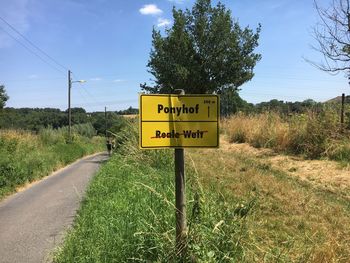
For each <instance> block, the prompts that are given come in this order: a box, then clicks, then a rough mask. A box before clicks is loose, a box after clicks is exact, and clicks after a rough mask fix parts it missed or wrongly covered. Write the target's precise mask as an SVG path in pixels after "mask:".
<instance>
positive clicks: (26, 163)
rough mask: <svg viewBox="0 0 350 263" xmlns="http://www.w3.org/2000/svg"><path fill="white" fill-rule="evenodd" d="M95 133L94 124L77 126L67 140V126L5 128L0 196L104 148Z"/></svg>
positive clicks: (0, 141)
mask: <svg viewBox="0 0 350 263" xmlns="http://www.w3.org/2000/svg"><path fill="white" fill-rule="evenodd" d="M94 134H95V131H94V130H93V128H92V126H91V125H76V126H73V140H72V142H71V143H67V141H68V137H67V135H68V134H67V129H66V128H63V129H59V130H53V129H42V130H41V131H40V132H39V134H34V133H32V132H29V131H21V130H1V131H0V199H2V198H3V197H5V196H6V195H8V194H10V193H13V192H15V191H16V189H18V188H19V187H21V186H24V185H26V184H28V183H31V182H33V181H35V180H38V179H40V178H42V177H44V176H47V175H49V174H50V173H51V172H53V171H54V170H57V169H59V168H61V167H64V166H66V165H67V164H69V163H71V162H73V161H74V160H76V159H78V158H80V157H83V156H84V155H87V154H91V153H94V152H98V151H103V150H104V142H103V139H102V138H101V137H94Z"/></svg>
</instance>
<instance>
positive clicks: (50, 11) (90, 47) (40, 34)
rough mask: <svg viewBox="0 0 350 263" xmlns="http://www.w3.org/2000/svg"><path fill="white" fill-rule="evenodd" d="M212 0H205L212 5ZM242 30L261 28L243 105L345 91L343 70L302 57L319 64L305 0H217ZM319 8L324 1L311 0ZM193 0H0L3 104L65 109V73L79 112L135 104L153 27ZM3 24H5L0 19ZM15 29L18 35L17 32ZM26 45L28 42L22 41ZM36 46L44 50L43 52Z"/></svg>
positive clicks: (311, 12) (312, 15) (312, 17)
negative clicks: (258, 58)
mask: <svg viewBox="0 0 350 263" xmlns="http://www.w3.org/2000/svg"><path fill="white" fill-rule="evenodd" d="M217 2H218V1H214V0H212V3H213V5H216V4H217ZM221 2H222V3H223V4H225V6H226V7H227V8H228V9H230V10H231V11H232V16H233V19H235V20H237V21H238V22H239V23H240V25H241V27H246V26H249V27H250V28H253V29H255V28H256V27H257V25H258V23H261V25H262V32H261V35H260V39H259V47H258V48H257V49H256V52H258V53H260V54H261V55H262V59H261V61H259V62H258V64H257V66H256V68H255V70H254V72H255V76H254V78H253V79H252V80H251V81H249V82H247V83H245V84H244V85H242V86H241V87H240V88H241V91H240V95H241V96H242V98H244V99H245V100H247V101H248V102H251V103H259V102H262V101H269V100H271V99H278V100H284V101H302V100H305V99H309V98H310V99H314V100H316V101H326V100H328V99H331V98H334V97H336V96H340V95H341V93H347V94H349V93H350V92H349V90H350V88H349V84H348V81H347V79H346V77H345V76H344V74H343V73H340V74H338V75H336V76H332V75H329V74H328V73H325V72H322V71H320V70H318V69H316V68H315V67H313V66H312V65H310V64H309V63H307V62H306V61H305V58H306V59H309V60H313V61H316V62H318V61H321V60H322V56H321V55H320V54H318V53H317V52H316V51H314V50H313V49H312V48H311V45H313V44H315V42H314V39H313V37H312V34H311V31H312V27H313V26H314V25H315V24H316V22H317V21H318V17H317V13H316V11H315V9H314V6H313V0H264V1H262V0H250V1H244V0H222V1H221ZM320 2H321V4H322V5H325V6H326V5H327V3H328V2H329V1H328V0H320ZM193 3H194V0H129V1H122V0H90V1H86V0H50V1H42V0H0V18H2V19H3V20H1V19H0V85H1V84H3V85H5V88H6V91H7V94H8V95H9V96H10V99H9V101H8V102H7V107H15V108H20V107H40V108H44V107H53V108H60V109H62V110H65V109H66V108H67V96H68V94H67V93H68V88H67V86H68V84H67V82H68V81H67V70H68V69H69V70H71V71H72V72H73V76H72V78H73V81H77V80H80V79H83V80H86V83H83V84H81V83H78V82H74V83H73V85H72V106H73V107H83V108H85V109H86V110H87V111H103V110H104V107H107V109H108V110H113V111H114V110H122V109H126V108H128V107H130V106H132V107H136V108H138V93H139V92H141V90H140V83H144V82H147V83H150V84H151V83H152V79H153V76H152V75H151V74H149V73H148V72H147V62H148V59H149V53H150V50H151V47H152V45H151V41H152V37H151V34H152V28H153V27H155V28H156V29H159V30H160V31H161V32H164V30H165V28H167V27H171V25H172V12H171V11H172V8H173V6H175V7H176V8H180V9H185V8H191V7H192V6H193ZM5 21H6V22H5ZM18 32H19V33H20V34H18ZM26 40H29V41H30V43H33V44H34V46H32V45H30V44H29V42H28V41H26ZM41 51H43V52H44V53H42V52H41Z"/></svg>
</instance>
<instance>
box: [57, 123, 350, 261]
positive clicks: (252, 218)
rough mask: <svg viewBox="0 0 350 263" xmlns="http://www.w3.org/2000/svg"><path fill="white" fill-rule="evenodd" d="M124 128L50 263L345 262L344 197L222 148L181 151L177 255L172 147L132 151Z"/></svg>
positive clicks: (348, 252)
mask: <svg viewBox="0 0 350 263" xmlns="http://www.w3.org/2000/svg"><path fill="white" fill-rule="evenodd" d="M131 129H132V130H128V131H127V132H125V135H124V136H123V137H124V138H125V141H124V144H123V145H122V146H121V148H119V152H118V153H117V154H116V155H114V156H113V158H112V159H111V160H110V161H109V162H108V163H107V164H106V165H104V166H103V167H102V169H101V170H100V172H99V173H98V175H97V176H96V177H95V178H94V179H93V181H92V184H91V185H90V188H89V190H88V192H87V196H86V198H85V200H84V202H83V204H82V207H81V209H80V211H79V213H78V216H77V218H76V220H75V223H74V228H73V229H72V230H71V231H70V232H69V234H68V236H67V237H66V240H65V242H64V244H63V245H62V247H61V248H59V249H58V251H57V252H56V255H55V262H57V263H63V262H315V263H316V262H348V259H349V258H350V248H349V246H348V244H349V242H350V239H349V237H350V230H349V229H348V226H349V224H350V207H349V205H348V202H347V200H344V199H343V198H342V196H341V195H337V193H334V192H327V191H326V190H324V189H319V188H316V187H314V186H313V185H311V184H308V183H306V182H303V181H300V180H298V179H296V178H292V177H289V176H288V175H287V174H285V173H283V172H282V171H279V170H275V169H272V168H271V166H270V165H268V164H266V163H264V162H263V161H261V160H258V159H256V158H253V157H252V156H249V155H245V154H242V153H235V152H227V151H225V150H223V149H219V150H203V149H202V150H186V156H187V161H186V163H187V171H186V176H187V214H188V226H189V233H188V240H187V241H188V250H187V253H186V255H185V256H184V258H180V259H179V258H178V255H176V254H175V252H174V247H175V244H174V236H175V228H174V224H175V215H174V206H173V203H174V183H173V180H174V167H173V151H166V150H165V151H164V150H162V151H140V150H138V149H137V136H136V129H135V128H134V127H131Z"/></svg>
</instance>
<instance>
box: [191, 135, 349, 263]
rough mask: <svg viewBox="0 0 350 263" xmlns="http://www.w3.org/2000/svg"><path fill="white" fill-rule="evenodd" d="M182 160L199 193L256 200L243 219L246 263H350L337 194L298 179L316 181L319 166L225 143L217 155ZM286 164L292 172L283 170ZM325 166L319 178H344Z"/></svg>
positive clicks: (198, 153)
mask: <svg viewBox="0 0 350 263" xmlns="http://www.w3.org/2000/svg"><path fill="white" fill-rule="evenodd" d="M187 155H188V156H189V158H190V159H192V160H193V162H194V163H195V165H196V169H197V170H198V174H199V177H200V181H201V183H202V185H203V187H204V188H207V189H212V191H220V192H221V193H222V194H223V196H225V200H226V202H230V200H237V199H238V200H242V202H248V201H249V200H252V199H256V200H257V204H256V206H255V207H254V208H253V211H252V213H251V214H250V215H249V216H248V217H247V225H246V228H247V231H248V233H249V235H248V236H247V237H244V238H242V240H241V242H242V244H243V247H244V248H245V252H244V253H245V259H246V262H312V263H319V262H344V263H345V262H349V259H350V247H349V244H350V229H349V227H348V226H349V225H350V211H349V208H348V205H347V204H348V199H346V198H344V196H343V195H342V193H341V191H342V189H341V188H334V189H333V191H328V190H327V189H325V188H321V187H319V186H320V185H319V184H318V183H314V182H313V180H300V179H299V176H297V175H300V176H301V175H302V174H303V173H304V172H305V170H308V169H310V170H309V172H310V173H311V172H313V173H314V174H313V175H312V176H316V175H317V174H318V172H317V171H315V170H317V169H318V168H317V167H318V166H320V165H321V163H322V162H323V161H316V163H313V162H309V161H304V160H302V159H292V158H291V157H290V158H291V159H288V157H286V158H287V159H286V160H284V158H285V157H284V156H283V157H280V156H277V155H276V154H275V153H274V151H272V150H269V149H261V150H260V149H259V150H258V149H255V148H252V147H250V146H249V145H247V144H241V145H232V144H230V143H228V142H227V141H225V140H222V142H221V147H220V149H218V150H211V149H206V150H194V149H193V150H188V151H187ZM213 156H215V158H213ZM281 160H283V161H281ZM289 164H290V165H291V167H294V168H296V170H295V171H294V172H289V171H287V169H288V168H289ZM325 164H326V165H325V166H324V167H322V168H323V169H326V170H322V169H319V175H322V174H323V173H327V169H329V171H332V174H333V175H335V173H336V171H338V172H339V174H340V175H341V176H344V177H345V176H346V175H347V170H346V169H345V170H341V169H340V170H339V168H338V169H336V171H333V170H332V169H333V168H335V166H333V165H336V164H335V163H333V162H332V163H329V162H325ZM319 168H321V167H319ZM312 170H314V171H312ZM323 175H325V178H326V180H331V179H332V177H331V176H328V175H326V174H323ZM309 179H310V178H309ZM334 187H335V186H334ZM338 190H339V191H338ZM346 191H347V193H348V194H349V190H346Z"/></svg>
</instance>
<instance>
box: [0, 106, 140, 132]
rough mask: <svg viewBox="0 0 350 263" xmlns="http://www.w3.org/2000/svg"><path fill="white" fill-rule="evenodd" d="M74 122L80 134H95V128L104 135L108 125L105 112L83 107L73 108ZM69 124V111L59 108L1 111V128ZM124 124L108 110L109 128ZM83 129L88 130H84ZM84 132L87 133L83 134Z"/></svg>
mask: <svg viewBox="0 0 350 263" xmlns="http://www.w3.org/2000/svg"><path fill="white" fill-rule="evenodd" d="M121 112H122V113H129V112H135V109H132V108H129V109H127V110H125V111H121ZM72 124H73V126H74V127H75V129H79V131H77V133H79V134H80V135H84V136H88V137H91V136H93V135H95V134H93V129H94V130H96V131H97V133H98V134H99V135H104V134H105V126H106V121H105V113H104V112H93V113H87V112H86V111H85V110H84V109H83V108H72ZM67 125H68V115H67V112H63V111H60V110H59V109H52V108H45V109H39V108H35V109H32V108H21V109H14V108H4V109H3V110H1V111H0V129H22V130H31V131H35V132H39V131H40V130H42V129H43V128H52V129H58V128H63V127H65V126H67ZM79 125H82V126H79ZM91 125H92V126H93V127H91ZM123 125H124V118H122V117H121V116H119V115H118V114H117V113H115V112H107V130H114V131H119V130H120V129H121V128H122V127H123ZM79 127H80V128H79ZM64 129H66V128H64ZM82 129H86V130H85V131H83V130H82ZM84 132H85V133H86V134H83V133H84Z"/></svg>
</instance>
